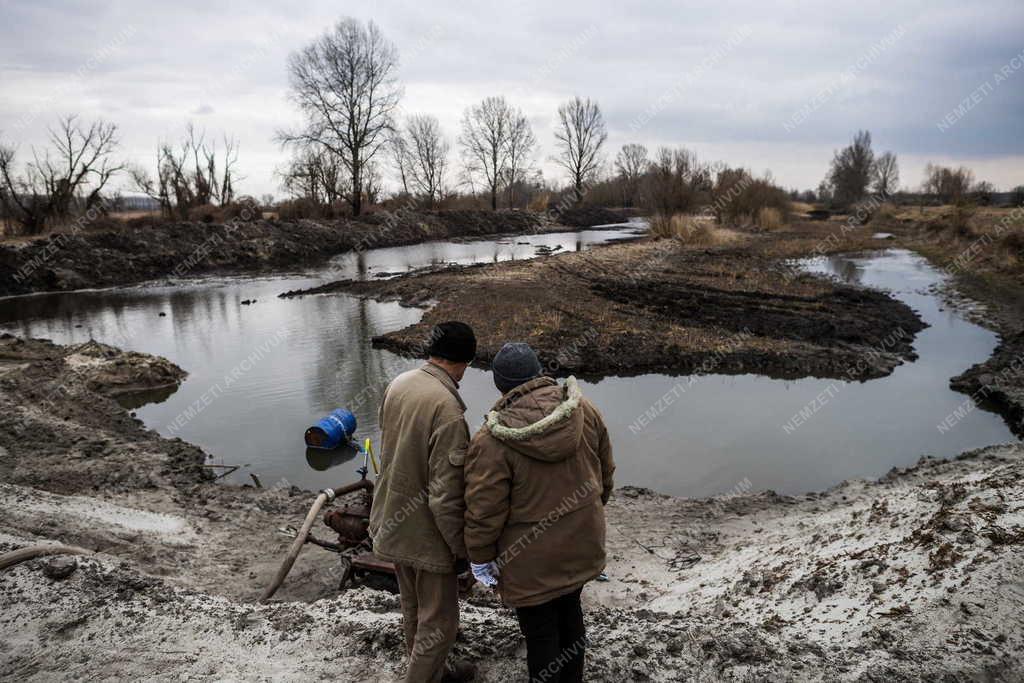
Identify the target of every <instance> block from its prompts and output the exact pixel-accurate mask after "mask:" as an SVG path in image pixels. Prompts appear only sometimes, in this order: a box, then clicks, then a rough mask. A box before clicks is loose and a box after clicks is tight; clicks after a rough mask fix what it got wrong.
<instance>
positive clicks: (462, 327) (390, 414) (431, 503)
mask: <svg viewBox="0 0 1024 683" xmlns="http://www.w3.org/2000/svg"><path fill="white" fill-rule="evenodd" d="M475 354H476V338H475V337H474V336H473V330H472V329H470V327H469V326H468V325H466V324H465V323H460V322H447V323H442V324H440V325H438V326H437V327H435V328H434V331H433V334H432V336H431V343H430V348H429V356H430V360H429V361H428V362H427V364H426V365H424V366H423V367H421V368H417V369H415V370H410V371H409V372H405V373H403V374H401V375H399V376H398V377H396V378H395V379H394V380H393V381H392V382H391V384H389V385H388V388H387V390H386V391H385V394H384V400H383V402H382V403H381V407H380V426H381V473H380V477H379V478H378V479H377V485H376V488H375V493H374V498H373V507H372V509H371V512H370V535H371V537H372V538H373V551H374V553H375V554H376V555H377V556H378V557H380V558H382V559H385V560H390V561H392V562H394V563H395V570H396V572H397V574H398V588H399V591H400V593H401V600H402V620H403V624H404V628H405V644H406V650H407V652H408V654H409V666H408V668H407V671H406V675H405V680H406V681H410V682H413V681H414V682H415V683H425V682H429V683H435V682H436V681H440V680H442V677H443V676H444V677H445V680H470V679H471V678H472V671H471V670H470V668H469V667H468V666H467V665H463V664H460V665H458V667H456V670H454V671H448V672H446V671H445V657H446V656H447V654H448V651H449V650H450V649H451V646H452V644H453V643H454V642H455V636H456V634H457V632H458V628H459V594H458V582H457V576H456V571H455V563H456V559H458V558H465V557H466V546H465V543H464V540H463V527H464V523H465V520H464V515H465V502H464V494H465V480H464V477H463V464H464V461H465V458H466V449H467V447H468V445H469V429H468V427H467V426H466V420H465V418H464V417H463V413H464V412H465V410H466V406H465V404H464V403H463V402H462V398H461V397H460V396H459V381H460V380H461V379H462V376H463V374H464V373H465V371H466V367H467V366H468V365H469V363H470V361H472V360H473V356H474V355H475Z"/></svg>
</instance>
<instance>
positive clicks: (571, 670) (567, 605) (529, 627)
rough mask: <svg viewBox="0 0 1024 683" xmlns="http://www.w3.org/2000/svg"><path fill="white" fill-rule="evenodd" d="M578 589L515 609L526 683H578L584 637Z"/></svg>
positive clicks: (580, 590)
mask: <svg viewBox="0 0 1024 683" xmlns="http://www.w3.org/2000/svg"><path fill="white" fill-rule="evenodd" d="M582 590H583V589H582V588H579V589H577V590H575V591H573V592H572V593H569V594H568V595H563V596H562V597H560V598H555V599H554V600H551V601H550V602H545V603H544V604H543V605H536V606H534V607H517V608H516V617H517V618H518V619H519V629H520V630H521V631H522V632H523V636H525V637H526V663H527V665H528V666H529V668H530V683H581V682H582V681H583V655H584V650H585V648H586V644H587V642H586V639H587V634H586V630H585V629H584V627H583V608H582V607H581V606H580V593H581V592H582Z"/></svg>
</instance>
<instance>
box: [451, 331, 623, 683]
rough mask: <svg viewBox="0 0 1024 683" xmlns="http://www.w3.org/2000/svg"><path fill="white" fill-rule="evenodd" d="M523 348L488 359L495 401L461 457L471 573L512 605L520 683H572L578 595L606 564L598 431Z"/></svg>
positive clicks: (580, 643) (580, 637)
mask: <svg viewBox="0 0 1024 683" xmlns="http://www.w3.org/2000/svg"><path fill="white" fill-rule="evenodd" d="M541 370H542V369H541V365H540V362H539V360H538V359H537V356H536V354H535V353H534V352H533V350H532V349H531V348H530V347H529V346H528V345H526V344H506V345H505V346H504V347H503V348H502V349H501V351H499V352H498V354H497V355H496V356H495V357H494V362H493V363H492V371H493V373H494V383H495V385H496V386H497V387H498V389H499V390H500V391H501V392H502V394H503V395H502V397H501V399H500V400H499V401H498V402H497V403H496V404H495V406H494V409H493V410H492V411H491V412H490V413H488V415H487V418H486V420H485V423H484V426H483V427H482V428H481V429H480V431H478V432H477V433H476V435H474V437H473V440H472V442H471V444H470V448H469V454H468V456H467V458H466V549H467V551H468V552H469V559H470V562H472V563H473V574H474V575H475V576H476V577H477V578H478V579H479V580H480V581H481V582H483V583H485V584H489V585H493V584H494V583H496V584H497V587H498V591H499V593H500V594H501V597H502V600H503V601H504V602H505V604H507V605H509V606H511V607H515V608H516V616H517V618H518V620H519V627H520V629H521V630H522V632H523V635H524V636H525V638H526V648H527V655H526V656H527V663H528V665H529V670H530V680H531V681H547V682H551V681H573V682H576V681H582V680H583V659H584V648H585V644H586V633H585V630H584V626H583V611H582V609H581V607H580V592H581V591H582V589H583V585H584V584H585V583H587V582H588V581H590V580H592V579H594V578H596V577H597V576H598V575H599V574H600V573H601V572H602V570H603V569H604V564H605V550H604V544H605V519H604V504H605V503H606V502H608V497H609V496H610V495H611V491H612V474H613V472H614V471H615V464H614V462H613V460H612V449H611V444H610V443H609V440H608V430H607V429H606V428H605V425H604V421H603V420H602V418H601V414H600V413H599V412H598V411H597V409H596V408H595V407H594V406H593V404H591V403H590V402H589V401H588V400H587V399H585V398H583V394H582V392H581V391H580V388H579V385H578V384H577V383H576V380H575V379H574V378H572V377H570V378H569V379H568V380H566V382H565V386H559V384H558V383H557V382H556V381H555V380H553V379H551V378H549V377H543V376H541Z"/></svg>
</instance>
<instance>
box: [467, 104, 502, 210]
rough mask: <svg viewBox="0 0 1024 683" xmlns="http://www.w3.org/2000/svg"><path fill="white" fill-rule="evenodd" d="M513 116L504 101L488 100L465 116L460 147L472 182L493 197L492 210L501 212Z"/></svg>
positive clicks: (475, 106)
mask: <svg viewBox="0 0 1024 683" xmlns="http://www.w3.org/2000/svg"><path fill="white" fill-rule="evenodd" d="M513 116H514V112H513V110H512V107H510V106H509V104H508V102H507V101H505V98H504V97H488V98H486V99H484V100H483V101H482V102H481V103H480V104H477V105H474V106H472V107H470V108H468V109H467V110H466V111H465V113H464V114H463V115H462V133H461V134H460V135H459V140H458V142H459V146H460V147H461V148H462V157H463V163H464V164H465V168H466V172H467V173H468V174H469V176H470V177H471V179H476V180H479V181H480V182H481V183H482V184H483V185H484V186H485V187H486V188H487V189H488V191H489V192H490V193H491V209H492V210H495V209H497V208H498V188H499V187H500V186H501V182H502V178H503V177H504V176H505V175H506V173H507V167H508V156H509V136H510V135H511V133H512V126H513Z"/></svg>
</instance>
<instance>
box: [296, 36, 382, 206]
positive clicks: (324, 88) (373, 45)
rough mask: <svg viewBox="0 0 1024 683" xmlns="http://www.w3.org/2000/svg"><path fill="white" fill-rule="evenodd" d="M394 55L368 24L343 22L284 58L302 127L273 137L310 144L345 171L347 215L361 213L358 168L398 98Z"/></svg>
mask: <svg viewBox="0 0 1024 683" xmlns="http://www.w3.org/2000/svg"><path fill="white" fill-rule="evenodd" d="M397 68H398V51H397V50H396V49H395V47H394V45H393V44H392V43H391V42H390V41H388V40H387V39H386V38H384V36H383V34H382V33H381V31H380V29H379V28H378V27H377V25H376V24H375V23H373V22H372V21H370V22H367V23H366V24H365V25H364V24H363V23H361V22H359V21H357V20H356V19H352V18H345V19H342V20H341V21H339V22H338V23H337V24H336V25H335V26H334V28H333V29H331V30H330V31H328V32H326V33H325V34H323V35H322V36H320V37H319V38H318V39H317V40H315V41H314V42H313V43H312V44H310V45H308V46H306V47H305V48H303V49H302V50H300V51H298V52H296V53H293V54H292V55H291V56H290V57H289V59H288V74H289V81H290V86H291V95H292V100H293V101H294V102H295V104H296V105H297V106H298V107H299V109H300V110H301V111H302V113H303V115H304V116H305V118H306V121H305V125H304V127H303V128H301V129H300V130H297V131H288V132H280V133H278V139H279V140H281V141H282V142H283V143H285V144H298V145H300V146H306V145H313V146H315V147H317V148H319V149H321V150H324V151H327V152H329V153H331V154H333V155H335V156H337V157H338V158H339V159H341V161H342V163H343V164H344V166H345V169H346V170H347V172H348V176H349V181H350V187H351V192H350V193H349V194H348V196H347V197H346V198H347V200H348V202H349V204H350V205H351V207H352V213H353V214H354V215H356V216H358V215H359V214H360V213H361V212H362V206H363V194H364V191H365V188H364V166H365V165H366V163H367V162H369V161H370V160H372V159H373V158H374V156H375V155H376V154H377V152H378V151H380V149H381V147H382V146H383V145H385V144H386V143H387V141H388V138H389V133H390V131H391V128H392V115H393V113H394V111H395V108H396V107H397V106H398V102H399V99H400V98H401V95H402V90H401V87H400V86H399V85H398V82H397V78H396V73H395V72H396V70H397Z"/></svg>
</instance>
